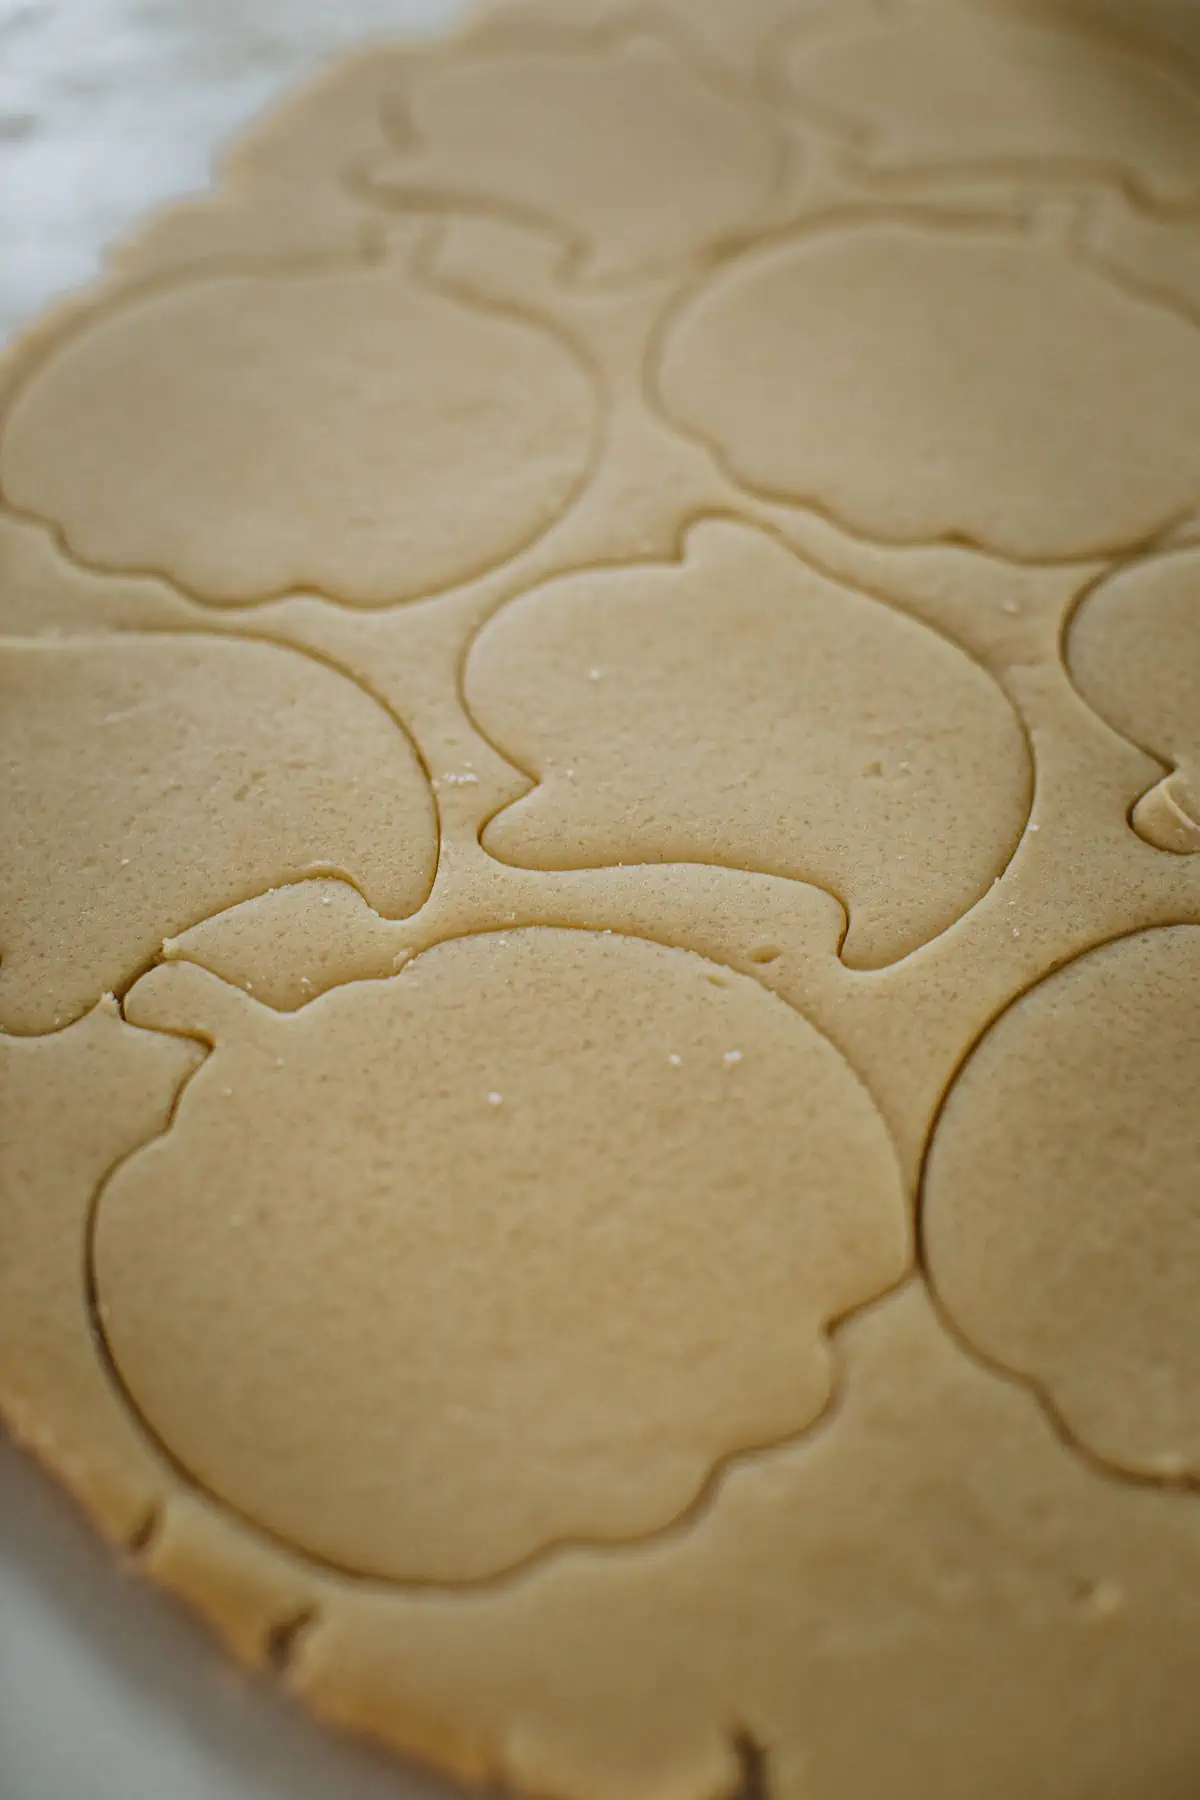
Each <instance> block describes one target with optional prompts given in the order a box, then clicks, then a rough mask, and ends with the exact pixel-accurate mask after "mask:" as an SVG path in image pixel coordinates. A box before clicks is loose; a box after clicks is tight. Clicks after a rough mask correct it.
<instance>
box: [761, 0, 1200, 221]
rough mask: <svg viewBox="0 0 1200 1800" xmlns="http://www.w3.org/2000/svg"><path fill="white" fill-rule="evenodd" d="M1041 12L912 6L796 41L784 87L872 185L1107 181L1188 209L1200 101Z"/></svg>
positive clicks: (1199, 164)
mask: <svg viewBox="0 0 1200 1800" xmlns="http://www.w3.org/2000/svg"><path fill="white" fill-rule="evenodd" d="M845 10H846V11H847V12H851V13H852V12H853V11H854V4H853V0H851V3H850V5H849V6H848V7H847V8H846V9H845ZM1043 11H1044V15H1045V16H1043V17H1041V18H1039V16H1038V9H1037V8H1035V7H1027V8H1025V9H1024V10H1022V9H1021V8H1020V7H1019V6H1015V5H1011V4H1010V5H1009V6H1008V7H1007V8H1004V7H994V8H991V9H988V8H986V7H984V8H980V9H979V10H978V12H977V13H975V14H972V13H971V12H968V11H964V10H961V9H956V8H954V7H950V6H945V5H941V6H938V5H932V6H931V5H929V4H927V3H924V0H917V3H916V4H912V3H910V4H909V5H908V6H907V8H905V9H902V10H901V11H900V13H899V15H898V16H897V17H889V16H887V15H885V16H883V17H882V18H879V19H878V22H877V23H875V24H874V25H873V26H872V25H869V24H864V23H862V22H859V24H858V28H857V29H853V28H852V29H851V30H849V31H848V32H847V33H846V35H845V37H844V38H843V37H842V35H841V34H840V33H839V32H831V33H830V34H829V35H828V36H825V35H816V36H814V35H813V34H811V33H809V32H806V31H803V30H802V31H801V32H800V33H799V35H798V42H797V44H796V45H795V47H794V48H792V49H791V50H790V53H788V54H787V55H786V65H787V75H788V80H789V82H790V85H791V88H792V90H793V92H794V93H795V96H796V98H797V100H798V101H799V102H800V103H801V104H802V105H805V106H808V107H811V108H812V109H813V110H814V111H815V112H816V113H817V114H818V115H820V116H823V117H828V118H829V120H830V121H831V123H837V124H840V125H842V126H843V127H844V129H845V130H846V132H847V134H848V135H849V136H850V137H851V139H852V141H853V142H854V143H855V144H856V145H857V147H858V154H859V156H860V157H861V159H862V161H863V162H864V163H865V164H866V166H867V167H868V169H870V170H871V171H872V173H875V174H878V175H889V176H892V177H895V176H898V175H910V176H921V177H925V178H926V180H929V179H932V178H933V177H935V176H938V175H940V176H942V177H943V178H947V177H949V178H950V179H955V178H957V179H959V180H961V179H962V177H963V175H964V174H966V175H973V174H979V175H985V174H989V173H992V172H994V171H996V170H999V171H1000V172H1008V171H1010V170H1013V169H1022V170H1023V169H1028V170H1029V171H1030V172H1031V173H1035V174H1036V175H1038V176H1040V177H1041V178H1042V179H1045V178H1046V177H1047V176H1050V177H1051V178H1053V177H1054V176H1055V175H1056V174H1059V175H1060V176H1061V177H1062V178H1063V179H1070V178H1071V177H1075V178H1076V179H1079V178H1081V177H1082V178H1084V179H1086V177H1087V175H1088V173H1089V172H1091V171H1096V172H1097V173H1098V174H1103V173H1105V172H1108V171H1111V172H1112V174H1113V176H1114V177H1115V178H1116V179H1117V180H1118V181H1123V182H1126V183H1128V184H1129V185H1130V186H1132V187H1133V188H1135V189H1140V190H1142V191H1143V192H1144V193H1145V194H1147V195H1148V196H1149V197H1150V198H1151V199H1152V200H1155V201H1159V202H1171V203H1174V204H1176V205H1180V204H1185V203H1187V202H1190V201H1195V200H1196V198H1197V197H1198V196H1200V97H1198V96H1197V95H1196V93H1195V92H1194V90H1193V89H1192V88H1191V87H1190V86H1189V84H1188V83H1187V81H1186V80H1181V79H1179V76H1178V74H1177V73H1176V72H1175V71H1173V70H1171V69H1169V68H1165V67H1158V66H1156V65H1155V63H1154V62H1152V61H1149V60H1147V61H1144V62H1140V61H1135V60H1133V59H1132V58H1131V57H1130V56H1129V55H1128V54H1127V53H1124V52H1123V47H1122V46H1120V45H1119V44H1113V43H1111V42H1108V41H1106V40H1105V38H1104V37H1103V36H1100V35H1097V36H1091V35H1088V34H1084V33H1081V32H1078V31H1070V30H1066V29H1063V25H1064V23H1065V21H1063V20H1062V19H1060V18H1057V17H1056V16H1055V13H1054V11H1053V9H1043Z"/></svg>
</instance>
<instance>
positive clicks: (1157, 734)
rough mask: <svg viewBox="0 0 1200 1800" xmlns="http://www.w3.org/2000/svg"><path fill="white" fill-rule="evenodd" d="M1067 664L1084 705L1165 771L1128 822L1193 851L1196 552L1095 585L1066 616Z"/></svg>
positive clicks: (1199, 764) (1153, 839) (1199, 832)
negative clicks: (1068, 617)
mask: <svg viewBox="0 0 1200 1800" xmlns="http://www.w3.org/2000/svg"><path fill="white" fill-rule="evenodd" d="M1067 662H1068V667H1069V669H1070V673H1071V679H1072V680H1073V681H1074V683H1075V686H1076V687H1077V688H1078V689H1079V692H1080V693H1081V694H1082V695H1083V697H1084V699H1085V700H1086V701H1087V702H1088V705H1089V706H1094V707H1095V709H1096V711H1097V712H1098V713H1099V714H1100V716H1101V718H1103V719H1105V720H1106V721H1107V722H1108V724H1110V725H1111V726H1112V727H1113V728H1114V730H1116V731H1119V732H1120V733H1121V735H1122V736H1123V737H1126V738H1128V739H1129V740H1130V742H1131V743H1135V744H1138V745H1140V746H1141V748H1142V749H1144V750H1148V751H1149V752H1150V753H1151V755H1153V756H1157V757H1158V758H1159V759H1160V761H1162V762H1165V763H1167V764H1168V765H1169V767H1170V774H1168V775H1167V777H1166V778H1165V780H1163V781H1161V782H1159V783H1158V785H1157V786H1156V787H1153V788H1151V790H1150V791H1149V793H1147V794H1145V795H1143V797H1142V799H1141V800H1140V801H1139V802H1138V804H1137V806H1136V807H1135V808H1134V811H1133V824H1134V826H1135V828H1136V829H1137V830H1138V831H1139V832H1140V833H1141V835H1142V836H1143V837H1144V838H1146V839H1147V841H1148V842H1150V843H1152V844H1155V845H1156V846H1157V847H1158V848H1159V849H1162V850H1171V851H1175V852H1177V853H1184V854H1186V853H1188V852H1196V851H1200V551H1197V550H1179V551H1176V552H1175V553H1174V554H1173V555H1167V556H1162V557H1155V558H1154V559H1153V560H1151V561H1149V562H1139V563H1134V564H1133V565H1132V567H1130V568H1128V569H1122V570H1120V571H1119V572H1118V573H1117V574H1116V575H1114V576H1111V577H1110V578H1109V579H1107V580H1106V581H1103V582H1101V583H1100V585H1099V586H1098V587H1096V588H1094V589H1093V590H1092V592H1091V593H1090V594H1089V595H1088V597H1087V599H1086V600H1085V601H1084V603H1083V605H1082V606H1081V607H1080V609H1079V611H1078V612H1077V613H1076V615H1075V618H1074V620H1073V621H1072V624H1071V630H1070V634H1069V636H1068V639H1067Z"/></svg>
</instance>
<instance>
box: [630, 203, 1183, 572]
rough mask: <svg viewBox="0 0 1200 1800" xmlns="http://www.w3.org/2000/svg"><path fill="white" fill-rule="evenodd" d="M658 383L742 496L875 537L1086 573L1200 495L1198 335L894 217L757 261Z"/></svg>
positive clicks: (1078, 271) (984, 235)
mask: <svg viewBox="0 0 1200 1800" xmlns="http://www.w3.org/2000/svg"><path fill="white" fill-rule="evenodd" d="M657 380H658V385H659V389H660V391H661V394H662V399H663V404H664V405H665V407H666V409H667V412H668V413H669V415H670V416H671V417H672V418H673V419H676V420H677V421H678V422H679V424H681V425H682V426H684V427H686V428H687V429H689V430H691V431H694V432H695V433H696V435H697V436H698V437H699V438H700V439H702V441H703V442H705V443H706V444H709V445H710V446H711V447H712V449H713V451H714V452H715V453H716V454H717V455H718V456H719V457H720V458H721V459H722V461H723V462H724V464H725V465H726V466H727V468H728V469H729V472H730V473H731V474H732V475H733V477H734V478H735V479H736V480H737V481H739V482H742V483H744V484H745V485H746V486H747V487H749V488H752V489H756V490H758V491H759V492H762V493H764V494H769V495H772V496H775V497H777V498H780V499H787V500H791V501H794V502H796V503H799V504H809V505H813V506H816V507H819V508H820V509H821V510H822V511H824V512H827V513H829V514H831V515H832V516H833V517H834V518H835V519H836V520H838V521H839V522H840V523H842V524H844V525H846V526H847V527H849V528H850V529H851V530H854V531H857V532H861V533H863V534H864V535H866V536H868V537H877V538H885V539H894V540H898V541H901V542H912V541H914V540H925V541H928V540H936V539H952V540H965V541H967V542H969V543H973V544H978V545H979V546H980V547H981V548H983V549H986V550H990V551H992V552H993V553H995V554H998V555H1002V556H1010V557H1014V558H1023V559H1026V560H1029V561H1037V560H1044V561H1054V560H1056V559H1062V558H1069V557H1078V558H1084V557H1088V556H1093V555H1097V554H1101V553H1103V552H1105V551H1114V552H1115V551H1120V550H1123V549H1125V548H1127V547H1132V546H1136V545H1137V544H1139V543H1141V542H1143V541H1144V540H1146V539H1149V538H1152V537H1153V536H1155V535H1156V534H1157V533H1158V532H1161V531H1163V530H1164V529H1165V528H1166V527H1167V526H1169V525H1170V524H1172V523H1173V522H1174V521H1175V520H1176V518H1177V517H1178V516H1179V515H1180V514H1182V513H1186V512H1189V511H1190V510H1191V508H1192V507H1193V506H1194V504H1195V499H1196V493H1197V490H1198V489H1200V338H1198V337H1197V333H1196V331H1195V329H1194V328H1193V327H1192V326H1191V325H1189V324H1187V323H1185V322H1184V321H1183V320H1182V319H1178V318H1175V317H1173V316H1171V315H1166V314H1164V313H1163V312H1162V311H1161V310H1159V309H1156V308H1154V307H1152V306H1151V305H1150V304H1149V303H1147V302H1145V301H1143V300H1141V299H1139V298H1134V297H1133V296H1131V295H1129V294H1126V293H1124V292H1122V291H1121V290H1120V289H1118V288H1117V287H1115V286H1114V285H1113V283H1112V282H1111V281H1109V280H1106V279H1105V278H1104V277H1103V276H1102V275H1100V274H1099V273H1098V272H1093V271H1092V270H1090V269H1089V268H1087V267H1086V266H1085V265H1082V264H1081V263H1080V262H1078V261H1077V260H1076V259H1075V258H1073V257H1072V256H1071V255H1069V254H1068V253H1067V252H1066V251H1065V250H1064V249H1062V248H1061V247H1059V246H1056V245H1053V244H1049V245H1043V244H1039V243H1037V242H1035V241H1032V240H1030V239H1029V238H1024V237H1014V238H1011V239H1010V238H1008V237H1007V236H1006V234H1005V233H1004V232H1003V231H1002V230H998V229H996V228H992V229H990V230H988V229H985V230H978V229H976V230H970V229H966V228H962V227H959V226H947V227H942V228H937V229H931V228H930V226H929V224H928V223H925V222H922V223H921V224H916V223H914V222H912V221H910V220H907V219H906V220H889V219H886V218H879V219H870V220H868V221H867V222H865V223H864V222H857V223H855V224H853V225H851V224H842V223H839V224H837V225H834V226H831V227H828V228H821V229H818V230H815V231H812V232H803V233H801V234H799V235H797V236H796V237H795V238H794V239H790V240H788V239H785V240H783V241H782V242H779V243H775V242H772V243H770V244H769V245H768V246H767V247H766V248H763V249H754V250H751V251H750V252H749V253H748V254H747V255H746V256H745V257H744V258H743V259H739V260H737V261H735V262H733V263H732V264H730V265H729V266H728V267H727V268H726V269H724V270H722V271H721V272H720V273H719V274H717V275H716V276H715V277H714V279H713V280H712V281H711V282H709V283H705V284H704V285H703V286H701V287H700V288H699V290H698V291H697V293H696V295H695V298H694V299H692V300H690V301H689V302H687V303H686V304H685V306H684V308H683V311H682V313H681V314H680V316H679V318H678V319H677V320H676V321H675V323H674V328H673V330H672V331H671V332H670V334H669V335H668V336H667V338H666V339H665V341H664V343H663V345H662V349H661V360H660V366H659V369H658V373H657ZM1117 395H1120V404H1119V405H1117V404H1115V403H1114V400H1115V396H1117ZM901 470H902V471H903V478H902V479H901V478H900V474H899V472H900V471H901Z"/></svg>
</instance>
